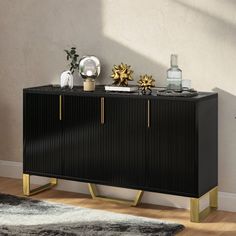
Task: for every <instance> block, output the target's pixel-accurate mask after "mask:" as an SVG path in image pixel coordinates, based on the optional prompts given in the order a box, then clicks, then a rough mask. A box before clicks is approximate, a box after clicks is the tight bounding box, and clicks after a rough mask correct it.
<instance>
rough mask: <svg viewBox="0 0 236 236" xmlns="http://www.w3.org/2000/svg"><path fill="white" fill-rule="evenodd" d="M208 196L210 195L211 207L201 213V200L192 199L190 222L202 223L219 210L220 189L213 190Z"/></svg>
mask: <svg viewBox="0 0 236 236" xmlns="http://www.w3.org/2000/svg"><path fill="white" fill-rule="evenodd" d="M207 194H209V206H208V207H207V208H205V209H204V210H202V211H200V204H199V202H200V198H191V199H190V220H191V221H192V222H201V221H202V220H203V219H204V218H206V217H207V216H208V215H209V214H210V213H211V212H212V211H214V210H216V209H217V207H218V187H215V188H213V189H212V190H210V191H209V192H208V193H207ZM204 196H205V195H204ZM201 198H202V197H201Z"/></svg>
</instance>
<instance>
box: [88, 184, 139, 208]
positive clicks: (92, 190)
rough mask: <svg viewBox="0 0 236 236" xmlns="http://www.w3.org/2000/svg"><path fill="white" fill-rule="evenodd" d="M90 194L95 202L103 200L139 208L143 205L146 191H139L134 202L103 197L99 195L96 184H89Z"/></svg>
mask: <svg viewBox="0 0 236 236" xmlns="http://www.w3.org/2000/svg"><path fill="white" fill-rule="evenodd" d="M88 187H89V192H90V194H91V196H92V198H93V199H94V200H95V199H96V200H103V201H109V202H115V203H121V204H126V205H129V206H137V205H139V204H140V203H141V200H142V196H143V193H144V191H142V190H138V192H137V194H136V196H135V198H134V200H133V201H132V200H125V199H119V198H110V197H106V196H101V195H99V194H98V190H97V187H96V185H95V184H91V183H88Z"/></svg>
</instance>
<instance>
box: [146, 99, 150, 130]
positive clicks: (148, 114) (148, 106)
mask: <svg viewBox="0 0 236 236" xmlns="http://www.w3.org/2000/svg"><path fill="white" fill-rule="evenodd" d="M147 102H148V104H147V126H148V128H150V100H149V99H148V101H147Z"/></svg>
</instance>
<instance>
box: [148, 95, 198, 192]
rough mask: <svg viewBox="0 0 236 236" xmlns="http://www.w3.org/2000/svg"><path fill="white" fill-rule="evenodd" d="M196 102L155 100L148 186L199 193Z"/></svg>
mask: <svg viewBox="0 0 236 236" xmlns="http://www.w3.org/2000/svg"><path fill="white" fill-rule="evenodd" d="M195 106H196V104H195V103H193V102H188V101H186V102H185V101H173V100H167V99H166V100H161V99H160V100H154V99H153V100H151V101H150V108H151V121H150V128H149V129H148V136H147V137H148V145H147V156H148V158H147V163H148V168H147V187H148V188H149V189H150V190H154V191H159V192H165V193H173V194H177V195H183V196H195V195H197V191H198V156H197V155H198V146H197V145H198V144H197V125H196V124H197V121H196V109H195Z"/></svg>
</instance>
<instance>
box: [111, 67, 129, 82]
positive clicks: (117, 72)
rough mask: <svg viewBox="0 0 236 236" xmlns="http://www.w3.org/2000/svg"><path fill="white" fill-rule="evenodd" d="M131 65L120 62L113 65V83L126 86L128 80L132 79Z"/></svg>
mask: <svg viewBox="0 0 236 236" xmlns="http://www.w3.org/2000/svg"><path fill="white" fill-rule="evenodd" d="M130 68H131V66H128V65H127V64H124V63H121V64H120V65H118V66H117V65H114V66H113V68H112V75H111V78H113V80H114V82H113V84H114V85H117V86H128V81H131V80H133V78H132V74H133V71H132V70H131V69H130Z"/></svg>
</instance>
